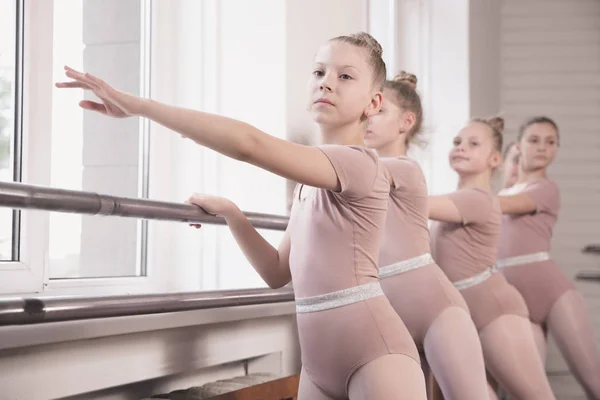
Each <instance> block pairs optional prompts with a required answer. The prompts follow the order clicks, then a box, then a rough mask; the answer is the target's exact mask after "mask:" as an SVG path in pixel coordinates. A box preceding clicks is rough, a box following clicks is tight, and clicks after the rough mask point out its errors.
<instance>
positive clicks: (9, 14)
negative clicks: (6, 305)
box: [0, 0, 17, 260]
mask: <svg viewBox="0 0 600 400" xmlns="http://www.w3.org/2000/svg"><path fill="white" fill-rule="evenodd" d="M16 14H17V9H16V1H6V0H4V1H0V180H2V181H12V180H13V172H14V171H13V156H14V151H13V143H14V140H13V139H14V132H15V124H14V115H15V87H16V85H15V70H16V68H15V66H16V56H15V54H16V52H15V50H16V39H17V35H16V30H17V26H16V21H17V18H16ZM12 220H13V212H12V210H11V209H9V208H0V260H12V240H13V238H12Z"/></svg>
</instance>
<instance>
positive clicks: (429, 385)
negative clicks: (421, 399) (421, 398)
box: [419, 351, 433, 399]
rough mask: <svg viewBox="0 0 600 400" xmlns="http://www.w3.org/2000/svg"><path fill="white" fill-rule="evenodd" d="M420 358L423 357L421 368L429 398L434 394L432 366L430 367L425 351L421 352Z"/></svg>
mask: <svg viewBox="0 0 600 400" xmlns="http://www.w3.org/2000/svg"><path fill="white" fill-rule="evenodd" d="M419 358H420V359H421V370H422V371H423V377H424V378H425V390H426V393H427V399H431V397H432V394H431V390H432V383H433V382H432V376H431V368H429V363H428V362H427V357H425V354H424V353H423V352H421V351H420V352H419Z"/></svg>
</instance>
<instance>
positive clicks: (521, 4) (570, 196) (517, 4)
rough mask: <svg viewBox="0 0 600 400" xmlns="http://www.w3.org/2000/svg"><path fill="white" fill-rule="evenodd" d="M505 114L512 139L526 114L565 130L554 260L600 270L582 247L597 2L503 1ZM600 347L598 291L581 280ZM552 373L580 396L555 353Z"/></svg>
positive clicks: (592, 167) (591, 230)
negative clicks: (548, 119)
mask: <svg viewBox="0 0 600 400" xmlns="http://www.w3.org/2000/svg"><path fill="white" fill-rule="evenodd" d="M501 43H502V46H501V49H502V61H501V72H502V75H501V81H500V83H501V109H502V111H503V112H504V113H505V114H506V118H507V138H508V139H514V138H516V133H517V128H518V126H519V124H520V123H521V122H522V121H523V120H524V119H525V118H526V117H528V116H532V115H539V114H542V115H547V116H549V117H551V118H553V119H554V120H555V121H556V122H557V124H558V125H559V127H560V130H561V143H560V148H559V151H558V157H557V159H556V160H555V162H554V164H553V166H552V168H551V174H550V175H551V178H552V179H554V180H556V182H557V183H558V185H559V187H560V189H561V197H562V209H561V214H560V218H559V221H558V224H557V226H556V229H555V232H554V240H553V244H552V246H553V248H552V256H553V258H554V259H555V260H556V261H557V262H558V264H559V265H560V267H561V268H562V269H563V271H565V273H566V274H567V275H568V276H569V277H573V276H574V275H575V274H576V273H577V272H578V271H581V270H595V271H598V270H599V268H600V259H599V258H598V257H597V256H592V255H584V254H582V253H581V249H582V248H583V247H584V246H585V245H587V244H590V243H600V215H599V214H598V204H600V158H599V157H598V150H599V149H600V135H598V126H600V2H598V1H595V0H576V1H573V0H556V1H552V2H548V1H540V0H530V1H520V0H503V1H502V42H501ZM577 287H578V288H579V289H580V290H581V291H582V292H583V293H584V294H585V297H586V300H587V303H588V305H589V310H590V313H591V315H592V320H593V325H594V329H595V333H596V338H597V339H598V340H597V342H598V343H599V344H600V286H599V285H598V283H585V282H577ZM548 370H549V373H550V374H551V380H552V383H553V387H554V389H555V390H556V394H557V396H558V398H573V399H575V398H577V399H579V398H581V399H583V398H584V397H583V392H582V391H581V389H580V388H579V387H578V385H577V384H575V383H574V380H573V379H572V377H570V376H569V374H568V372H567V368H566V365H565V364H564V362H563V361H562V359H561V357H560V356H559V354H558V352H557V351H556V349H555V347H554V346H553V347H552V348H551V350H550V354H549V359H548Z"/></svg>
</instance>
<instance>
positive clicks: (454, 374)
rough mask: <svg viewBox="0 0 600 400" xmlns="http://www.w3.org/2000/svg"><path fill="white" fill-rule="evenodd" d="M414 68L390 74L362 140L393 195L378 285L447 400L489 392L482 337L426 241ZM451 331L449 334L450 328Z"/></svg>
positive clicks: (475, 399)
mask: <svg viewBox="0 0 600 400" xmlns="http://www.w3.org/2000/svg"><path fill="white" fill-rule="evenodd" d="M416 84H417V78H416V76H415V75H412V74H409V73H406V72H404V71H403V72H401V73H400V74H398V75H397V76H396V77H395V78H394V79H393V80H391V81H386V83H385V87H384V91H383V98H384V100H383V104H382V107H381V111H380V112H379V113H378V114H377V115H374V116H372V117H370V118H369V125H368V127H367V133H366V135H365V145H366V146H367V147H370V148H372V149H374V150H376V151H377V154H378V155H379V157H380V158H381V160H382V162H383V163H384V164H385V166H386V167H387V170H388V171H389V175H390V182H391V189H390V202H389V205H388V213H387V219H386V224H385V230H384V233H383V238H382V245H381V251H380V253H379V265H380V269H379V277H380V280H381V286H382V288H383V291H384V293H385V295H386V296H387V298H388V299H389V300H390V302H391V303H392V306H393V307H394V309H395V310H396V312H397V313H398V315H400V318H402V321H404V323H405V324H406V327H407V328H408V330H409V332H410V333H411V335H412V337H413V340H414V341H415V343H416V344H417V347H419V348H420V349H422V350H424V353H425V356H426V360H427V363H428V364H429V366H430V367H431V369H432V372H433V374H434V376H435V377H436V379H437V381H438V384H439V386H440V388H441V391H442V392H443V394H444V398H445V399H446V400H469V399H473V400H482V399H486V398H488V386H487V380H486V374H485V365H484V361H483V354H482V350H481V343H480V342H479V336H478V334H477V329H476V328H475V325H474V324H473V321H472V320H471V316H470V315H469V309H468V307H467V305H466V303H465V301H464V299H463V298H462V296H461V295H460V293H459V292H458V290H457V289H456V288H455V287H454V285H452V283H451V282H450V281H449V280H448V278H447V277H446V275H444V273H443V272H442V270H441V269H440V268H439V267H438V266H437V265H436V264H435V262H434V261H433V258H432V257H431V254H430V249H429V228H428V226H427V216H428V208H427V184H426V182H425V176H424V175H423V172H422V171H421V168H420V167H419V165H418V163H417V162H416V161H414V160H413V159H411V158H409V157H407V156H406V153H407V150H408V147H409V145H410V143H411V140H413V139H414V138H415V136H416V135H418V134H419V133H420V131H421V126H422V123H423V108H422V106H421V99H420V97H419V95H418V93H417V91H416ZM449 332H452V334H448V333H449Z"/></svg>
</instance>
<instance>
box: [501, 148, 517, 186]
mask: <svg viewBox="0 0 600 400" xmlns="http://www.w3.org/2000/svg"><path fill="white" fill-rule="evenodd" d="M502 160H503V163H502V188H504V189H506V188H509V187H511V186H512V185H514V184H515V183H517V178H518V176H519V149H518V147H517V142H511V143H509V144H508V145H507V146H506V148H505V149H504V153H502Z"/></svg>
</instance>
